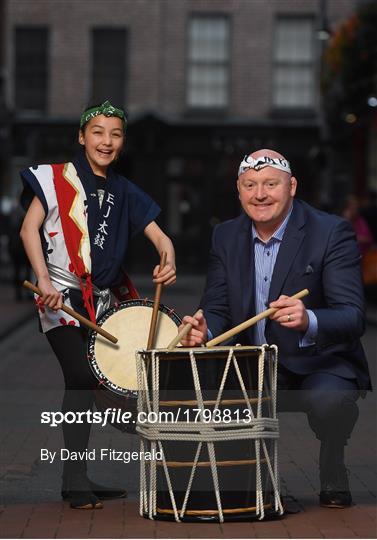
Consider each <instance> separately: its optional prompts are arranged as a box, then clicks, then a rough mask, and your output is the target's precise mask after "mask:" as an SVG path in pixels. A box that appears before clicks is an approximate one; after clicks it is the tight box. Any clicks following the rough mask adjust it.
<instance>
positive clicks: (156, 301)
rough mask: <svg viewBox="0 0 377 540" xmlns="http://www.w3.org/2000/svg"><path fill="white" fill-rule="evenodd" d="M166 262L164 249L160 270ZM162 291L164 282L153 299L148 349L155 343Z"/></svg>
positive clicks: (157, 287)
mask: <svg viewBox="0 0 377 540" xmlns="http://www.w3.org/2000/svg"><path fill="white" fill-rule="evenodd" d="M165 264H166V252H165V251H163V252H162V253H161V259H160V270H162V269H163V268H164V266H165ZM161 291H162V283H157V285H156V292H155V294H154V300H153V311H152V318H151V325H150V327H149V336H148V345H147V349H152V348H153V345H154V338H155V334H156V324H157V315H158V308H159V306H160V298H161Z"/></svg>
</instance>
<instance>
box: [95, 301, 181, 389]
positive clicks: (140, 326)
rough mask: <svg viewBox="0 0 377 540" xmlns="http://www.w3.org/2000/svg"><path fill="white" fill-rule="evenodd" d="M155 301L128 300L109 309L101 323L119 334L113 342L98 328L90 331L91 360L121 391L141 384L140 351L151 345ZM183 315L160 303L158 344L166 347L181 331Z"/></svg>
mask: <svg viewBox="0 0 377 540" xmlns="http://www.w3.org/2000/svg"><path fill="white" fill-rule="evenodd" d="M152 310H153V302H151V301H144V300H128V301H126V302H121V303H120V304H118V305H117V306H116V307H114V308H111V309H109V310H108V311H106V312H105V313H104V314H103V315H102V317H101V318H100V319H99V321H98V323H97V324H98V325H99V326H101V327H102V328H103V329H104V330H106V331H107V332H109V333H110V334H112V335H113V336H115V337H116V338H118V343H117V344H113V343H111V342H110V341H108V340H107V339H105V338H103V337H102V336H100V335H99V334H97V332H94V331H92V332H90V335H89V363H90V366H91V368H92V370H93V371H94V374H95V375H96V377H97V378H98V380H99V381H100V383H101V384H104V385H105V386H106V387H107V388H109V389H110V390H112V391H113V392H116V393H118V394H121V395H130V394H134V396H135V397H136V395H137V390H138V385H137V375H136V351H138V350H140V349H145V348H146V347H147V342H148V335H149V327H150V322H151V317H152ZM180 322H181V319H180V318H179V317H178V315H176V314H175V313H174V312H172V311H171V310H169V308H167V307H166V306H164V305H162V304H160V306H159V314H158V318H157V325H156V339H155V348H156V349H159V348H166V347H167V345H168V344H169V343H170V341H171V340H172V339H173V338H174V337H175V336H176V335H177V331H178V329H177V326H178V325H179V324H180Z"/></svg>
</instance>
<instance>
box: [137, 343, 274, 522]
mask: <svg viewBox="0 0 377 540" xmlns="http://www.w3.org/2000/svg"><path fill="white" fill-rule="evenodd" d="M272 351H273V353H274V355H275V361H273V359H274V355H273V354H272ZM235 352H237V351H235V350H234V349H233V348H231V349H229V354H228V357H227V360H226V364H225V368H224V372H223V375H222V379H221V383H220V388H219V391H218V394H217V398H216V404H215V408H217V407H218V406H219V404H220V401H221V398H222V393H223V390H224V387H225V382H226V378H227V375H228V372H229V368H230V365H231V364H233V365H234V368H235V372H236V374H237V378H238V381H239V384H240V387H241V391H242V394H243V397H244V399H245V403H246V404H247V408H248V410H249V411H250V416H251V418H252V421H251V422H250V424H249V425H250V427H247V428H244V427H239V423H238V422H229V423H227V424H226V427H227V429H221V428H219V424H218V423H217V422H205V423H203V421H202V422H201V423H193V422H176V423H167V422H161V423H159V422H157V423H149V422H147V423H143V424H140V425H138V426H137V428H136V429H137V431H138V433H139V434H140V435H141V441H142V443H141V450H142V451H144V448H145V441H146V440H149V443H150V448H151V451H155V449H156V443H157V445H158V447H159V449H160V452H161V454H162V465H163V469H164V473H165V477H166V482H167V487H168V491H169V495H170V500H171V504H172V508H173V514H174V519H175V520H176V521H181V519H183V518H184V516H185V513H186V508H187V502H188V499H189V495H190V492H191V488H192V483H193V480H194V477H195V473H196V469H197V465H198V461H199V457H200V453H201V449H202V444H203V442H205V443H207V449H208V455H209V460H210V467H211V473H212V480H213V486H214V491H215V497H216V504H217V509H218V514H219V521H220V522H223V521H224V517H223V509H222V505H221V496H220V486H219V479H218V475H217V463H216V454H215V446H214V443H215V442H217V441H226V440H245V439H251V440H252V439H254V444H255V456H256V460H255V461H256V471H255V474H256V514H257V516H258V517H259V519H263V518H264V515H265V507H264V501H263V490H262V474H261V463H262V462H265V463H267V468H268V472H269V476H270V478H271V482H272V487H273V491H274V502H275V510H276V511H278V510H279V512H280V514H282V513H283V508H282V505H281V501H280V495H279V477H278V454H277V438H278V436H279V430H278V420H277V418H276V383H277V347H276V346H271V347H269V346H268V345H263V346H261V347H260V354H259V359H258V390H257V394H258V404H257V414H256V416H255V415H254V413H253V410H252V407H251V403H250V399H249V396H248V393H247V391H246V387H245V384H244V381H243V378H242V374H241V371H240V369H239V366H238V362H237V359H236V357H235V354H234V353H235ZM267 355H268V356H267ZM189 356H190V363H191V371H192V376H193V382H194V388H195V395H196V400H197V403H198V407H199V409H200V410H201V411H203V409H204V401H203V395H202V390H201V387H200V380H199V374H198V369H197V363H196V359H195V355H194V352H193V351H192V350H190V352H189ZM266 357H267V358H268V360H269V366H270V370H269V371H270V379H271V401H272V403H271V408H272V411H271V412H272V418H264V417H263V416H262V395H263V388H264V365H265V360H266ZM149 362H151V363H152V371H151V377H150V378H151V384H152V392H153V396H152V398H153V399H152V401H151V399H150V392H149V385H148V375H147V368H146V364H148V363H149ZM137 367H138V384H139V388H143V389H144V391H139V396H138V409H139V411H145V410H147V411H148V412H150V411H151V410H152V409H151V404H152V405H153V411H154V412H157V413H158V411H159V399H158V389H159V357H158V351H152V352H151V359H150V358H149V357H148V356H147V355H144V354H143V353H141V354H139V355H138V361H137ZM200 416H201V420H203V417H202V413H200ZM268 438H270V439H273V440H272V441H271V443H272V445H273V456H272V461H273V463H272V464H271V460H270V456H269V452H268V449H267V445H266V442H265V439H268ZM164 440H167V441H169V440H170V441H171V440H177V441H185V440H186V441H192V442H194V441H197V442H198V446H197V449H196V453H195V458H194V462H193V465H192V470H191V474H190V478H189V480H188V484H187V488H186V491H185V496H184V499H183V504H182V508H181V509H180V511H179V514H178V510H177V505H176V501H175V496H174V491H173V487H172V483H171V478H170V475H169V469H168V465H167V462H166V459H165V455H164V449H163V445H162V441H164ZM261 447H262V448H261ZM261 450H262V452H263V455H264V457H265V459H261ZM142 456H143V454H142ZM149 473H150V474H149V480H150V481H149V504H148V497H147V485H146V484H147V474H146V464H145V460H144V458H143V457H142V460H141V469H140V514H141V515H144V514H145V513H147V514H148V517H149V518H150V519H154V517H155V516H156V514H157V488H156V476H157V475H156V463H155V462H154V463H153V462H152V463H151V464H150V465H149Z"/></svg>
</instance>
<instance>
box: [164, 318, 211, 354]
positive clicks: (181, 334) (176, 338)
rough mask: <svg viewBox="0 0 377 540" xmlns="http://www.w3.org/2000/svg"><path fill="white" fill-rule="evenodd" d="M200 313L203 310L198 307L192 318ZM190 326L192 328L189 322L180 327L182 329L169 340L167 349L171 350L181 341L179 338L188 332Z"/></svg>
mask: <svg viewBox="0 0 377 540" xmlns="http://www.w3.org/2000/svg"><path fill="white" fill-rule="evenodd" d="M201 313H203V310H202V309H198V311H197V312H196V313H195V315H194V318H195V317H196V316H197V315H200V314H201ZM191 328H192V324H191V323H187V324H185V326H184V327H183V328H182V330H181V331H180V332H179V333H178V334H177V335H176V336H175V338H174V339H172V340H171V342H170V343H169V345H168V346H167V349H168V351H171V350H172V349H174V347H175V346H176V345H177V344H178V343H179V342H180V341H181V339H182V338H184V337H185V336H187V334H188V333H189V332H190V330H191Z"/></svg>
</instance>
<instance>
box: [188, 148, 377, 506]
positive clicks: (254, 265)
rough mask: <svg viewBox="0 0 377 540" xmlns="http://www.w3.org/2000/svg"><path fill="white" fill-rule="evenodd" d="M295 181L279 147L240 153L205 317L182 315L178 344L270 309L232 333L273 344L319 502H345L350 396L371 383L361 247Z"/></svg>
mask: <svg viewBox="0 0 377 540" xmlns="http://www.w3.org/2000/svg"><path fill="white" fill-rule="evenodd" d="M296 188H297V180H296V178H295V177H294V176H292V173H291V169H290V165H289V162H288V161H287V160H286V159H285V158H284V157H283V156H282V155H281V154H279V153H277V152H274V151H272V150H266V149H263V150H259V151H257V152H254V153H252V154H250V155H249V156H245V158H244V160H243V161H242V163H241V165H240V168H239V171H238V180H237V189H238V193H239V198H240V201H241V205H242V208H243V213H242V214H241V215H240V216H239V217H237V218H236V219H233V220H230V221H227V222H225V223H222V224H219V225H218V226H217V227H216V228H215V230H214V233H213V239H212V249H211V254H210V262H209V269H208V275H207V284H206V289H205V292H204V296H203V298H202V300H201V308H202V309H203V311H204V315H197V316H196V317H195V319H194V318H192V317H188V316H187V317H185V318H184V319H183V322H184V323H187V322H190V323H191V324H193V328H192V330H191V331H190V333H189V334H188V335H187V337H186V338H185V339H184V340H183V341H182V344H183V345H185V346H188V347H193V346H196V345H198V344H202V343H205V342H206V341H207V339H209V338H211V337H212V336H216V335H219V334H221V333H223V332H224V331H226V330H228V329H229V328H232V327H234V326H236V325H238V324H239V323H241V322H243V321H245V320H246V319H248V318H250V317H251V316H253V315H254V314H255V313H259V312H261V311H264V310H265V309H266V308H267V307H268V306H270V307H274V308H278V310H277V311H276V313H275V314H274V315H272V316H271V317H270V319H267V320H262V321H260V322H259V323H258V324H257V325H256V326H254V327H252V328H249V329H248V330H246V331H244V332H243V333H242V334H238V335H237V336H236V338H235V340H234V341H235V342H237V343H241V344H243V345H247V344H254V345H255V344H256V345H258V344H262V343H266V342H267V343H271V344H272V343H275V344H277V345H278V348H279V376H278V388H279V389H280V394H279V402H280V406H279V408H280V410H302V411H305V412H306V413H307V415H308V420H309V424H310V427H311V429H312V430H313V431H314V433H315V435H316V437H317V438H318V439H319V440H320V441H321V450H320V458H319V465H320V482H321V492H320V504H321V505H322V506H327V507H335V508H344V507H347V506H350V505H351V503H352V497H351V493H350V490H349V485H348V479H347V472H346V468H345V466H344V446H345V445H346V443H347V439H348V438H349V437H350V435H351V432H352V429H353V427H354V425H355V422H356V420H357V417H358V407H357V405H356V400H357V399H358V397H359V396H360V395H361V394H362V393H363V392H365V390H368V389H371V387H370V379H369V373H368V367H367V362H366V359H365V355H364V352H363V349H362V346H361V343H360V339H359V338H360V336H361V335H362V333H363V330H364V315H363V292H362V280H361V272H360V255H359V250H358V248H357V245H356V242H355V237H354V233H353V231H352V229H351V226H350V225H349V224H348V223H347V222H346V221H345V220H343V219H341V218H339V217H337V216H333V215H329V214H326V213H324V212H320V211H318V210H316V209H314V208H313V207H311V206H309V205H308V204H306V203H304V202H302V201H299V200H295V199H294V197H295V193H296ZM304 288H307V289H309V291H310V294H309V296H307V297H306V298H305V299H304V300H303V301H301V300H294V299H292V298H290V296H291V295H293V294H294V293H296V292H298V291H300V290H301V289H304ZM276 299H277V300H276ZM288 389H289V391H288ZM286 390H287V392H285V391H286Z"/></svg>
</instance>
